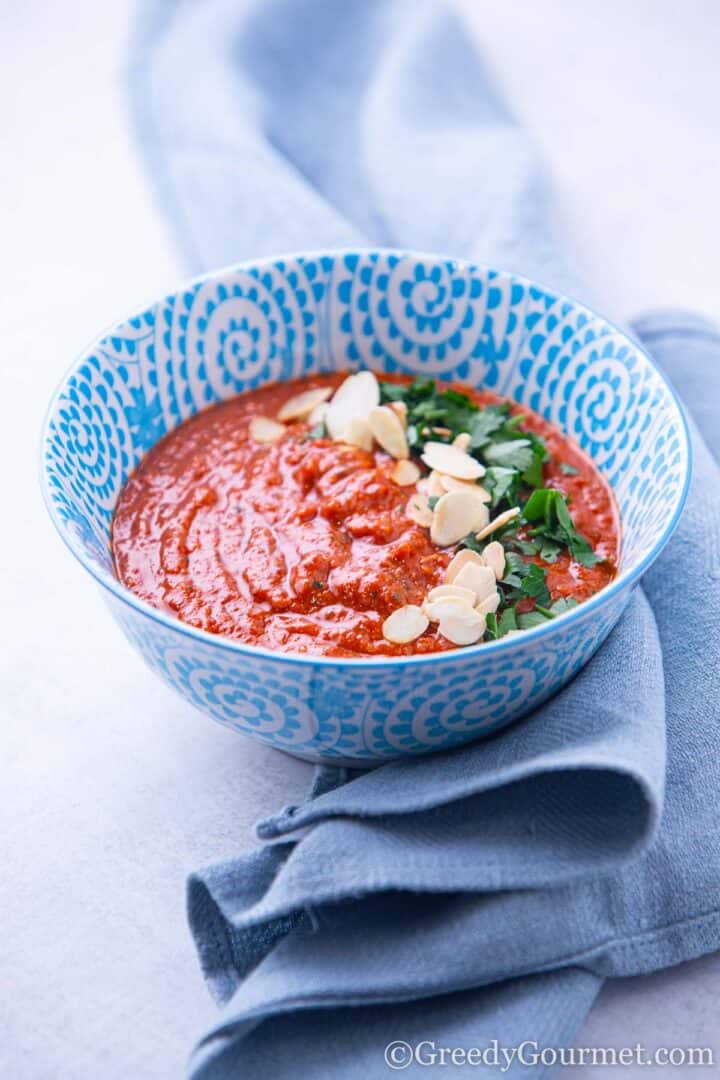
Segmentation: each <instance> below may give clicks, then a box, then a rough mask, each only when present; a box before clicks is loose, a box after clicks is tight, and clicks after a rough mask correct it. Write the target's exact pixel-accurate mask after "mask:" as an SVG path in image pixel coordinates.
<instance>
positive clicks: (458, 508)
mask: <svg viewBox="0 0 720 1080" xmlns="http://www.w3.org/2000/svg"><path fill="white" fill-rule="evenodd" d="M487 516H488V511H487V507H486V506H485V504H484V503H482V502H480V501H479V500H478V499H471V498H468V496H467V495H466V494H465V493H464V492H462V491H446V492H445V494H444V495H442V496H441V497H440V498H439V499H438V501H437V503H436V504H435V508H434V512H433V520H432V525H431V526H430V539H431V540H432V542H433V543H434V544H437V545H438V546H439V547H449V546H450V545H451V544H457V542H458V541H459V540H462V539H463V537H464V536H467V535H468V533H471V532H475V530H476V529H477V528H478V527H481V528H482V522H484V521H487Z"/></svg>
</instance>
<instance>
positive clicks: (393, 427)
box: [368, 405, 408, 460]
mask: <svg viewBox="0 0 720 1080" xmlns="http://www.w3.org/2000/svg"><path fill="white" fill-rule="evenodd" d="M368 422H369V424H370V430H371V431H372V433H373V435H374V436H375V438H376V439H377V441H378V442H379V443H380V446H381V447H382V448H383V450H384V451H385V452H386V453H388V454H390V456H391V457H394V458H397V459H398V460H401V459H402V458H406V457H407V456H408V444H407V439H406V438H405V432H404V430H403V426H402V424H401V423H400V419H399V417H397V416H396V415H395V413H394V412H393V411H392V409H389V408H388V407H387V405H376V406H375V408H374V409H371V410H370V413H369V415H368Z"/></svg>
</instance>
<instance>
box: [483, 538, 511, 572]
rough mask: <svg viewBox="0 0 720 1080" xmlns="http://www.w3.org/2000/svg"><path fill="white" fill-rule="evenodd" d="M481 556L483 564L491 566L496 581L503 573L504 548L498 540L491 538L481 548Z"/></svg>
mask: <svg viewBox="0 0 720 1080" xmlns="http://www.w3.org/2000/svg"><path fill="white" fill-rule="evenodd" d="M482 557H483V559H484V560H485V564H486V565H487V566H489V567H491V568H492V571H493V573H494V574H495V577H496V578H497V580H498V581H500V579H501V578H502V577H503V576H504V574H505V549H504V548H503V546H502V544H501V543H500V541H499V540H493V541H492V543H490V544H488V545H487V546H486V547H485V548H483V553H482Z"/></svg>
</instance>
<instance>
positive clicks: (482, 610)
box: [475, 590, 500, 615]
mask: <svg viewBox="0 0 720 1080" xmlns="http://www.w3.org/2000/svg"><path fill="white" fill-rule="evenodd" d="M499 607H500V593H499V592H497V590H496V591H495V592H494V593H491V595H490V596H486V597H485V599H484V600H481V601H480V603H479V604H476V605H475V610H476V611H477V612H478V613H479V614H480V615H494V614H495V612H496V611H497V609H498V608H499Z"/></svg>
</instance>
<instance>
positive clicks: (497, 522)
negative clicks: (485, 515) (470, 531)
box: [475, 506, 520, 540]
mask: <svg viewBox="0 0 720 1080" xmlns="http://www.w3.org/2000/svg"><path fill="white" fill-rule="evenodd" d="M519 513H520V507H519V506H513V508H512V510H505V512H504V513H502V514H498V516H497V517H496V518H493V520H492V521H491V522H490V523H489V524H488V525H486V526H485V527H484V528H482V529H481V530H480V532H478V533H475V539H476V540H483V539H484V538H485V537H486V536H489V535H490V533H494V532H495V530H496V529H502V527H503V526H504V525H507V524H508V523H509V522H511V521H514V520H515V518H516V517H517V516H518V514H519Z"/></svg>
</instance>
